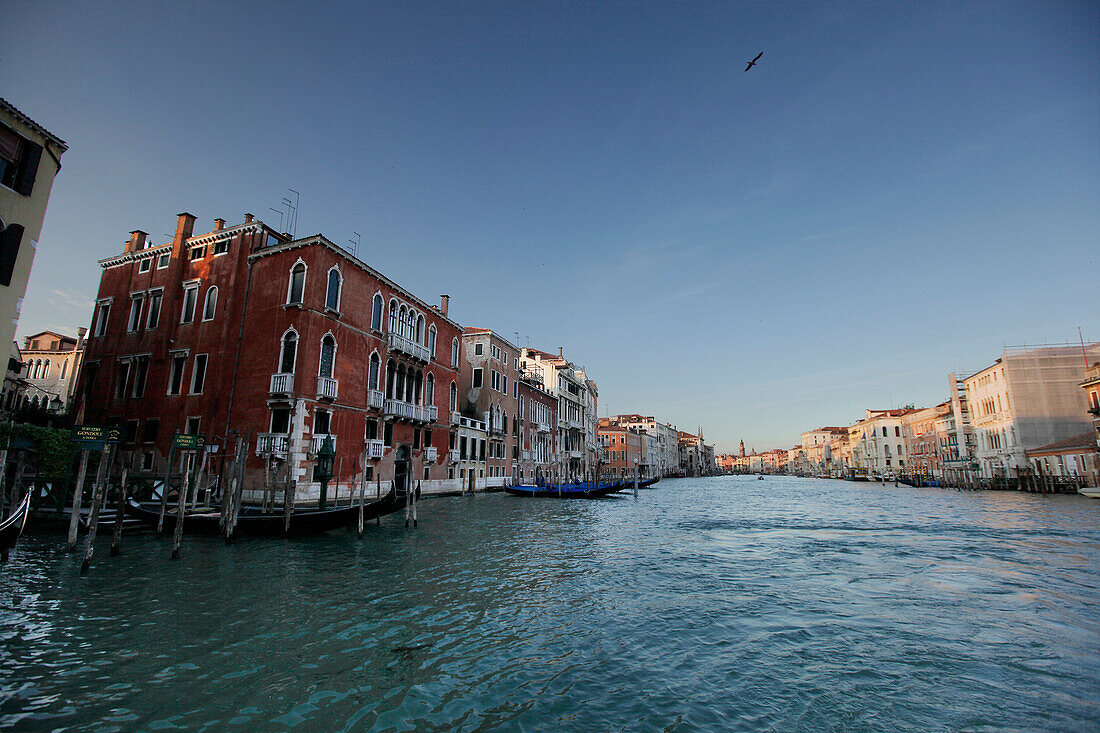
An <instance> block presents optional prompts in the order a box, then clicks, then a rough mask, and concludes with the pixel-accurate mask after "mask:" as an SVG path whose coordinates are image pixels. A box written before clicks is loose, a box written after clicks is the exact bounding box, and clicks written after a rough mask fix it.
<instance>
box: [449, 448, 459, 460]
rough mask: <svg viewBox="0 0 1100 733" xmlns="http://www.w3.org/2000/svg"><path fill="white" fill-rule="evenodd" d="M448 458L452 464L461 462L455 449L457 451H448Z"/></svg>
mask: <svg viewBox="0 0 1100 733" xmlns="http://www.w3.org/2000/svg"><path fill="white" fill-rule="evenodd" d="M447 457H448V458H449V459H450V461H451V463H458V461H459V455H458V450H457V449H455V450H452V451H448V456H447Z"/></svg>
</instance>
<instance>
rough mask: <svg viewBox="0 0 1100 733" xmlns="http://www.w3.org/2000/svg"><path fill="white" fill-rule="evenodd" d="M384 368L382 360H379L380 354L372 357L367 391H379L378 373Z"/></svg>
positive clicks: (374, 353)
mask: <svg viewBox="0 0 1100 733" xmlns="http://www.w3.org/2000/svg"><path fill="white" fill-rule="evenodd" d="M381 368H382V360H381V359H379V358H378V352H373V353H372V354H371V355H370V371H369V372H367V389H378V372H379V370H381Z"/></svg>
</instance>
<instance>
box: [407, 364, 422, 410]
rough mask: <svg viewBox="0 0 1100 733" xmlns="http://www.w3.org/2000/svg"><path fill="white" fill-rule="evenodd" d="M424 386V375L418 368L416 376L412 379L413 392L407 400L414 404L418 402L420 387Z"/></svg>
mask: <svg viewBox="0 0 1100 733" xmlns="http://www.w3.org/2000/svg"><path fill="white" fill-rule="evenodd" d="M423 386H424V375H423V374H421V373H420V371H419V370H417V372H416V376H415V377H414V379H413V393H412V399H411V400H409V402H411V403H413V404H414V405H419V404H420V388H421V387H423Z"/></svg>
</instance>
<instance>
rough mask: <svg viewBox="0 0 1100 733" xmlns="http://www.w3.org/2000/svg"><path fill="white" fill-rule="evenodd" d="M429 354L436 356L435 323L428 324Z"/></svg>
mask: <svg viewBox="0 0 1100 733" xmlns="http://www.w3.org/2000/svg"><path fill="white" fill-rule="evenodd" d="M428 354H429V355H430V356H431V357H432V358H433V359H434V358H435V325H434V324H433V325H431V326H428Z"/></svg>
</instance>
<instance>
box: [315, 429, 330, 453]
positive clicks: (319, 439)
mask: <svg viewBox="0 0 1100 733" xmlns="http://www.w3.org/2000/svg"><path fill="white" fill-rule="evenodd" d="M325 438H332V447H333V449H335V448H336V436H335V435H328V434H325V433H319V434H315V435H314V436H313V445H312V446H311V449H310V453H319V452H320V450H321V446H322V445H324V444H325Z"/></svg>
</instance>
